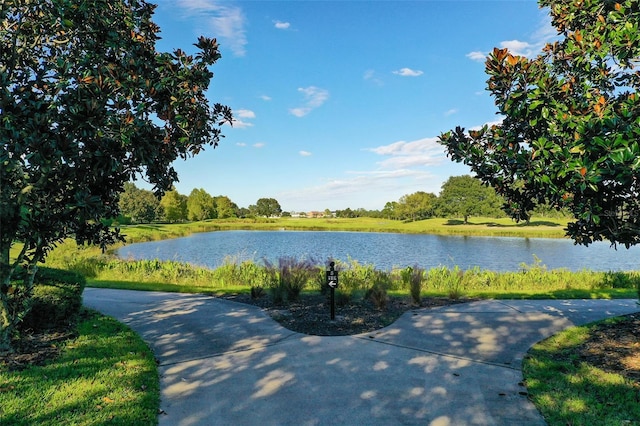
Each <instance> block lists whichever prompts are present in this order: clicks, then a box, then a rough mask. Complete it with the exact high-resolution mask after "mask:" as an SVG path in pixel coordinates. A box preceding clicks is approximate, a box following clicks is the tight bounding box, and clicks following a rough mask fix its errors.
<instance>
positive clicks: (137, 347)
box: [0, 311, 160, 426]
mask: <svg viewBox="0 0 640 426" xmlns="http://www.w3.org/2000/svg"><path fill="white" fill-rule="evenodd" d="M159 404H160V389H159V379H158V371H157V367H156V362H155V359H154V357H153V354H152V352H151V350H150V349H149V348H148V347H147V345H146V344H145V343H144V342H143V341H142V340H141V339H140V337H139V336H138V335H136V334H135V333H134V332H133V331H132V330H131V329H129V328H128V327H126V326H124V325H122V324H120V323H119V322H117V321H115V320H114V319H113V318H110V317H105V316H102V315H100V314H98V313H96V312H93V311H87V312H86V313H84V314H83V317H82V320H81V322H80V324H79V326H78V337H77V338H75V339H72V340H70V341H67V342H66V343H64V346H63V348H62V352H61V354H60V356H59V357H58V358H56V359H55V360H53V361H51V362H49V363H48V364H47V365H44V366H32V367H29V368H27V369H25V370H23V371H8V369H7V368H6V366H0V424H2V425H13V426H19V425H25V426H27V425H51V426H59V425H104V424H113V425H155V424H157V422H158V421H157V414H158V407H159Z"/></svg>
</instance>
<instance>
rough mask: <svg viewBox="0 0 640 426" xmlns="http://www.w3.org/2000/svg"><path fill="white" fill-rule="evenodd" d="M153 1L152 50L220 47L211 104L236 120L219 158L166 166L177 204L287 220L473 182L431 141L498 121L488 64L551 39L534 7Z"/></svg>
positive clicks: (376, 205) (204, 155)
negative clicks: (205, 41) (186, 200)
mask: <svg viewBox="0 0 640 426" xmlns="http://www.w3.org/2000/svg"><path fill="white" fill-rule="evenodd" d="M156 2H157V3H159V4H158V8H157V9H156V14H155V17H154V20H155V22H156V23H157V24H158V25H159V26H160V28H161V30H162V31H161V33H160V35H161V37H162V40H160V41H159V42H158V44H157V48H158V49H159V50H162V51H167V50H173V49H175V48H181V49H183V50H186V51H188V52H193V49H194V48H193V46H192V44H193V43H194V42H195V41H196V39H197V37H198V36H199V35H205V36H208V37H215V38H217V39H218V42H219V43H220V45H221V52H222V59H221V60H220V61H219V62H218V63H217V64H216V65H214V66H213V67H212V71H213V72H214V74H215V75H214V78H213V80H212V83H211V86H210V89H209V92H208V96H209V99H210V100H211V101H212V102H221V103H223V104H225V105H228V106H229V107H231V108H232V109H233V111H234V114H235V118H236V120H237V121H236V123H235V124H234V126H233V128H231V127H229V126H225V127H224V134H225V136H226V137H225V138H224V139H223V140H222V143H221V144H220V146H219V147H218V148H216V149H215V150H214V149H213V148H208V149H207V150H205V151H204V152H201V153H200V154H199V155H198V156H196V157H193V158H190V159H188V160H186V161H182V160H179V161H177V162H176V163H175V166H176V170H177V171H178V174H179V176H180V182H178V183H177V184H176V187H177V189H178V191H179V192H180V193H182V194H185V195H188V194H189V193H190V192H191V190H192V189H193V188H204V189H205V190H206V191H207V192H208V193H209V194H211V195H214V196H215V195H226V196H228V197H229V198H231V200H232V201H234V202H235V203H236V204H238V205H239V206H240V207H248V206H249V205H250V204H255V202H256V201H257V200H258V199H259V198H263V197H264V198H275V199H277V200H278V201H279V203H280V205H281V206H282V208H283V210H285V211H294V212H298V211H310V210H324V209H326V208H329V209H331V210H335V209H345V208H347V207H350V208H352V209H356V208H365V209H382V208H383V207H384V205H385V203H386V202H388V201H397V200H398V199H399V198H400V197H401V196H402V195H405V194H411V193H414V192H416V191H425V192H432V193H434V194H436V195H437V194H438V193H439V192H440V189H441V186H442V184H443V183H444V182H445V181H446V180H447V179H448V178H449V177H450V176H457V175H462V174H466V173H469V170H468V168H466V167H465V166H462V165H459V164H456V163H453V162H451V161H450V160H449V159H448V158H447V157H446V156H445V155H444V149H443V147H442V146H440V145H439V144H437V143H436V139H437V136H438V135H439V134H440V133H442V132H444V131H447V130H450V129H452V128H454V127H455V126H456V125H461V126H464V127H466V128H470V127H477V126H480V125H482V124H484V123H488V122H495V121H498V120H499V119H500V117H498V116H497V115H496V108H495V105H494V103H493V100H492V98H491V97H490V96H489V94H488V92H487V91H486V90H485V87H486V84H485V81H486V79H487V76H486V74H485V73H484V58H485V56H486V54H487V53H488V52H489V51H491V49H493V47H508V48H509V49H510V51H511V52H512V53H514V54H523V55H528V56H532V55H535V54H536V53H537V52H539V51H540V49H541V48H542V46H543V45H544V43H545V42H546V41H549V40H550V39H551V38H552V37H554V36H555V32H554V31H553V28H552V27H551V25H550V18H549V17H548V13H547V12H546V11H545V10H540V9H539V8H538V5H537V3H536V2H535V1H531V0H527V1H515V0H512V1H484V0H478V1H455V0H449V1H231V0H225V1H215V0H156Z"/></svg>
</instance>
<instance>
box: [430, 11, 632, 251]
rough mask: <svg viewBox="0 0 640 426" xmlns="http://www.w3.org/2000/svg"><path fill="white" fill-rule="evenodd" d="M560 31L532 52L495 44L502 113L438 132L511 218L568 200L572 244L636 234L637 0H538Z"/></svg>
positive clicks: (494, 81) (495, 91) (493, 72)
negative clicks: (467, 127) (493, 121)
mask: <svg viewBox="0 0 640 426" xmlns="http://www.w3.org/2000/svg"><path fill="white" fill-rule="evenodd" d="M540 5H541V6H545V7H549V9H550V11H551V17H552V23H553V25H554V26H555V27H556V29H557V31H558V34H559V36H560V40H559V41H556V42H554V43H551V44H548V45H547V46H546V47H545V48H544V49H543V51H542V53H541V54H539V55H538V56H537V57H535V58H532V59H529V58H526V57H521V56H514V55H512V54H511V53H509V52H508V51H507V50H506V49H494V50H493V52H492V53H491V54H490V55H489V57H488V58H487V61H486V72H487V74H488V75H489V80H488V90H489V91H490V92H491V94H492V96H493V97H494V99H495V103H496V105H497V107H498V111H499V113H500V114H502V115H503V116H504V120H503V121H502V123H501V124H499V125H493V126H490V127H489V126H485V127H483V128H482V129H480V130H476V131H469V132H465V131H464V129H462V128H460V127H458V128H456V129H455V130H453V131H450V132H447V133H444V134H442V135H441V136H440V141H441V143H443V144H444V145H446V147H447V150H448V154H449V156H450V157H451V158H452V159H454V160H456V161H461V162H464V163H465V164H467V165H469V166H471V169H472V170H473V171H474V172H475V173H476V174H477V176H478V177H479V178H480V179H481V180H482V181H484V182H485V183H488V184H490V185H491V186H493V187H494V188H495V189H496V191H497V192H498V193H500V194H502V195H503V196H504V197H505V198H506V200H507V207H508V211H509V212H510V213H511V214H512V216H513V217H515V218H516V219H522V218H524V219H526V218H528V215H529V211H530V210H532V208H533V207H534V206H535V205H536V204H539V203H545V202H546V203H548V204H549V205H552V206H553V207H554V208H557V209H562V208H565V209H567V211H569V212H570V214H571V215H572V217H573V221H572V222H571V223H569V225H568V228H567V234H568V235H569V236H570V237H571V238H572V239H574V241H575V242H576V243H577V244H584V245H589V244H590V243H592V242H593V241H599V240H603V239H606V240H609V241H610V242H611V243H612V244H614V245H615V244H618V243H620V244H623V245H625V246H626V247H630V246H632V245H635V244H637V243H638V242H640V197H639V195H640V194H639V191H640V186H639V185H640V181H639V179H640V143H639V141H640V95H639V94H638V87H639V86H640V73H638V71H636V70H635V68H636V66H637V65H638V59H639V58H640V31H639V28H638V25H639V24H640V2H638V0H620V1H618V2H616V1H580V2H575V1H568V0H541V1H540Z"/></svg>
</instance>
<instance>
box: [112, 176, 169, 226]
mask: <svg viewBox="0 0 640 426" xmlns="http://www.w3.org/2000/svg"><path fill="white" fill-rule="evenodd" d="M118 206H119V207H120V212H121V214H122V215H124V216H128V217H130V218H131V220H132V221H133V222H135V223H151V222H155V221H156V220H157V219H158V214H159V211H160V200H158V197H156V196H155V195H154V194H153V192H151V191H148V190H146V189H140V188H138V187H137V186H136V185H135V184H134V183H133V182H127V183H125V184H124V191H123V192H122V194H120V201H119V204H118Z"/></svg>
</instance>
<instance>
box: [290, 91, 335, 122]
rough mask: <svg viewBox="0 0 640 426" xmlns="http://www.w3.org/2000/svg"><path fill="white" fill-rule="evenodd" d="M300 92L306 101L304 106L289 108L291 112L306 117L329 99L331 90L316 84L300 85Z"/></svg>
mask: <svg viewBox="0 0 640 426" xmlns="http://www.w3.org/2000/svg"><path fill="white" fill-rule="evenodd" d="M298 92H300V93H302V94H303V96H304V103H303V105H302V106H299V107H296V108H291V109H290V110H289V113H291V114H292V115H295V116H296V117H304V116H305V115H307V114H309V113H310V112H311V111H312V110H314V109H316V108H318V107H320V106H322V104H324V103H325V102H326V101H327V99H329V92H328V91H327V90H325V89H321V88H319V87H316V86H309V87H300V88H298Z"/></svg>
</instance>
